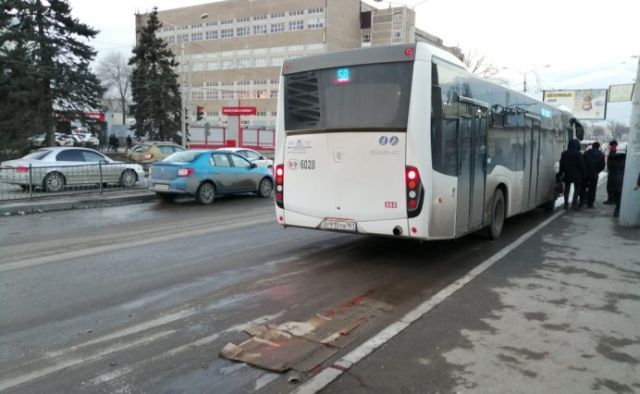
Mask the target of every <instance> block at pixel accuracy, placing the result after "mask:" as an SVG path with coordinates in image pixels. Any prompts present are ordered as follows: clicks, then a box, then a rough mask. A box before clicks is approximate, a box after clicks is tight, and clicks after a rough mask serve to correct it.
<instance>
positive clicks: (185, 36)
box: [182, 33, 189, 42]
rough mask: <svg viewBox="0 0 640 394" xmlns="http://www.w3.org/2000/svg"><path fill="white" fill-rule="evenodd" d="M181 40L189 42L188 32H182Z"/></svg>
mask: <svg viewBox="0 0 640 394" xmlns="http://www.w3.org/2000/svg"><path fill="white" fill-rule="evenodd" d="M182 41H184V42H189V33H184V34H182Z"/></svg>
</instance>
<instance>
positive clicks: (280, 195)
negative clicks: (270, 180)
mask: <svg viewBox="0 0 640 394" xmlns="http://www.w3.org/2000/svg"><path fill="white" fill-rule="evenodd" d="M275 174H276V205H277V206H278V207H279V208H282V209H284V164H278V165H277V166H276V171H275Z"/></svg>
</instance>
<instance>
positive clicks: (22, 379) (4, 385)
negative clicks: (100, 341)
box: [0, 330, 176, 391]
mask: <svg viewBox="0 0 640 394" xmlns="http://www.w3.org/2000/svg"><path fill="white" fill-rule="evenodd" d="M174 332H176V330H169V331H163V332H160V333H157V334H155V335H151V336H148V337H145V338H141V339H138V340H137V341H134V342H129V343H124V344H118V345H115V346H111V347H108V348H106V349H103V350H101V351H99V352H97V353H94V354H92V355H91V356H88V357H76V358H72V359H69V360H64V361H62V362H60V363H58V364H55V365H52V366H49V367H45V368H42V369H39V370H37V371H33V372H30V373H27V374H25V375H20V376H16V377H14V378H10V379H3V380H2V381H0V391H2V390H6V389H10V388H12V387H15V386H18V385H20V384H23V383H27V382H30V381H32V380H36V379H39V378H41V377H44V376H47V375H50V374H52V373H55V372H59V371H62V370H63V369H67V368H70V367H74V366H76V365H78V364H84V363H88V362H93V361H97V360H99V359H101V358H102V357H104V356H107V355H109V354H111V353H115V352H119V351H121V350H125V349H129V348H133V347H135V346H138V345H144V344H147V343H149V342H152V341H155V340H156V339H160V338H163V337H165V336H168V335H171V334H173V333H174Z"/></svg>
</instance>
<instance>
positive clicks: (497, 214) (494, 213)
mask: <svg viewBox="0 0 640 394" xmlns="http://www.w3.org/2000/svg"><path fill="white" fill-rule="evenodd" d="M504 217H505V203H504V193H503V192H502V190H500V189H497V190H496V192H495V193H494V194H493V202H492V204H491V225H490V226H489V236H490V237H491V239H498V237H499V236H500V234H502V227H503V226H504Z"/></svg>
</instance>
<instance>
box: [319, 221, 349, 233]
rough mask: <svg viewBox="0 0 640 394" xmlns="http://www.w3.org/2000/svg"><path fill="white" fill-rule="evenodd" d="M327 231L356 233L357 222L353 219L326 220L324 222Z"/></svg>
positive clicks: (323, 225) (323, 226)
mask: <svg viewBox="0 0 640 394" xmlns="http://www.w3.org/2000/svg"><path fill="white" fill-rule="evenodd" d="M322 228H323V229H325V230H337V231H356V221H355V220H353V219H338V218H326V219H324V221H323V222H322Z"/></svg>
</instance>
